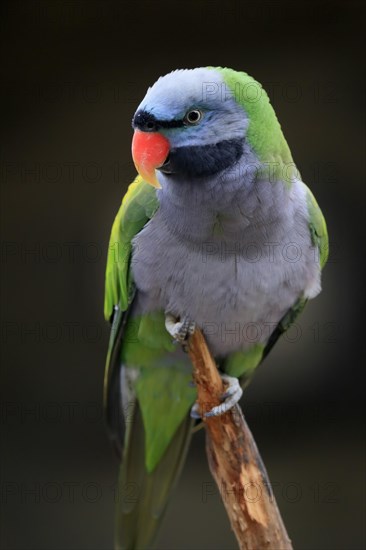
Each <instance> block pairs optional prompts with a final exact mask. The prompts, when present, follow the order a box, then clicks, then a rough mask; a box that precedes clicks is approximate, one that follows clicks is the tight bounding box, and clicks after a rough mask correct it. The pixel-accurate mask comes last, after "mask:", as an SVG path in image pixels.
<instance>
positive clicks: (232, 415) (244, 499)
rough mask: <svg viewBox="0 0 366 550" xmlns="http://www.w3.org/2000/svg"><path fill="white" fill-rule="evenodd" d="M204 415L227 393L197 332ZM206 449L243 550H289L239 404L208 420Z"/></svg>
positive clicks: (194, 357) (191, 345)
mask: <svg viewBox="0 0 366 550" xmlns="http://www.w3.org/2000/svg"><path fill="white" fill-rule="evenodd" d="M188 353H189V356H190V358H191V361H192V364H193V367H194V379H195V382H196V384H197V390H198V404H199V407H200V411H201V414H202V412H205V411H206V412H207V411H208V410H210V409H211V408H212V407H214V406H216V405H219V404H220V398H219V397H220V395H222V393H224V388H223V384H222V380H221V378H220V375H219V373H218V370H217V367H216V364H215V362H214V360H213V358H212V356H211V353H210V351H209V349H208V347H207V344H206V341H205V339H204V337H203V335H202V332H201V331H200V330H199V329H196V330H195V332H194V334H193V335H192V336H191V338H190V339H189V342H188ZM204 422H205V427H206V451H207V457H208V463H209V466H210V470H211V473H212V475H213V477H214V479H215V481H216V483H217V486H218V488H219V491H220V494H221V498H222V500H223V503H224V505H225V508H226V511H227V514H228V516H229V520H230V523H231V527H232V529H233V531H234V533H235V536H236V538H237V541H238V544H239V548H240V549H241V550H249V549H250V550H262V549H265V548H266V549H273V550H291V549H292V545H291V541H290V539H289V537H288V535H287V532H286V529H285V526H284V524H283V521H282V518H281V515H280V512H279V510H278V507H277V503H276V500H275V498H274V495H273V493H272V489H271V485H270V482H269V479H268V475H267V472H266V469H265V467H264V465H263V462H262V459H261V457H260V455H259V452H258V449H257V446H256V444H255V441H254V439H253V436H252V434H251V432H250V430H249V428H248V426H247V423H246V422H245V420H244V416H243V414H242V412H241V409H240V407H239V405H236V406H235V407H234V408H233V409H232V410H230V411H229V412H227V413H226V414H224V415H222V416H217V417H212V418H207V419H204Z"/></svg>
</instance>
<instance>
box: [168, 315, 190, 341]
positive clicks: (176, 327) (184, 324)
mask: <svg viewBox="0 0 366 550" xmlns="http://www.w3.org/2000/svg"><path fill="white" fill-rule="evenodd" d="M165 328H166V329H167V331H168V332H169V334H170V335H171V336H172V337H173V338H174V340H176V341H177V342H180V343H182V342H185V341H186V340H188V338H189V336H191V335H192V334H193V333H194V331H195V328H196V323H195V322H194V321H191V319H190V318H189V317H183V318H182V320H181V321H178V320H177V319H176V317H174V315H172V314H171V313H166V314H165Z"/></svg>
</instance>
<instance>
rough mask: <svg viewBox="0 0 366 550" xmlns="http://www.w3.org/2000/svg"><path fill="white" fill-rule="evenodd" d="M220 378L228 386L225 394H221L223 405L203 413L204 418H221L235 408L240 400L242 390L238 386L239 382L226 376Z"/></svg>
mask: <svg viewBox="0 0 366 550" xmlns="http://www.w3.org/2000/svg"><path fill="white" fill-rule="evenodd" d="M221 378H222V380H223V381H224V382H226V384H227V385H228V388H227V390H226V391H225V393H223V394H222V396H221V399H222V400H223V403H222V404H221V405H217V406H216V407H213V408H212V409H211V410H210V411H208V412H207V413H205V417H206V418H211V417H212V416H221V415H222V414H225V413H226V412H228V411H229V410H230V409H232V408H233V407H235V405H236V404H237V403H238V401H239V400H240V398H241V396H242V395H243V390H242V388H241V386H240V384H239V380H238V379H237V378H235V377H233V376H228V375H227V374H221Z"/></svg>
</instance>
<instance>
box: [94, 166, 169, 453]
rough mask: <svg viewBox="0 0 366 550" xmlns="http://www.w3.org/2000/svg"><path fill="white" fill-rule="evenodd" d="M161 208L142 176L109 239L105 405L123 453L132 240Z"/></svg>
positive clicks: (126, 198)
mask: <svg viewBox="0 0 366 550" xmlns="http://www.w3.org/2000/svg"><path fill="white" fill-rule="evenodd" d="M157 208H158V200H157V198H156V193H155V189H154V188H153V187H152V186H151V185H148V184H147V183H145V182H144V181H143V180H142V178H141V177H140V176H138V177H137V178H136V179H135V180H134V181H133V183H131V185H130V186H129V188H128V191H127V193H126V195H125V196H124V198H123V201H122V204H121V207H120V209H119V211H118V213H117V216H116V218H115V220H114V223H113V226H112V232H111V236H110V240H109V247H108V256H107V267H106V279H105V281H106V282H105V298H104V316H105V318H106V319H107V320H109V319H110V320H112V327H111V333H110V338H109V345H108V352H107V360H106V366H105V374H104V390H103V403H104V414H105V418H106V423H107V426H108V429H109V434H110V437H111V440H112V441H113V442H114V444H115V446H116V448H117V450H118V451H119V452H120V451H121V446H122V439H123V415H122V403H121V397H120V379H119V377H120V362H121V347H122V336H123V333H124V331H125V327H126V323H127V320H128V312H129V307H130V305H131V303H132V300H133V295H134V286H133V281H132V277H131V270H130V260H131V251H132V239H133V237H134V236H135V235H136V234H137V233H138V232H139V231H141V229H142V228H143V227H144V225H145V224H146V223H147V222H148V221H149V219H150V218H151V217H152V216H153V215H154V213H155V212H156V210H157Z"/></svg>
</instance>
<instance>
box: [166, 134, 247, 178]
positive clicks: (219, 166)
mask: <svg viewBox="0 0 366 550" xmlns="http://www.w3.org/2000/svg"><path fill="white" fill-rule="evenodd" d="M243 147H244V139H241V138H240V139H238V138H237V139H227V140H223V141H219V142H218V143H213V144H210V145H199V146H192V147H191V146H187V147H176V148H173V149H171V151H170V153H169V156H168V159H167V161H166V162H165V163H164V164H163V166H162V167H161V168H159V170H160V171H161V172H163V173H165V174H172V175H173V174H182V175H183V174H184V175H186V176H188V177H194V176H196V177H202V176H210V175H213V174H216V173H217V172H221V170H225V168H229V167H230V166H232V165H233V164H234V163H235V162H237V161H238V160H239V158H240V157H241V155H242V153H243Z"/></svg>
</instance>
